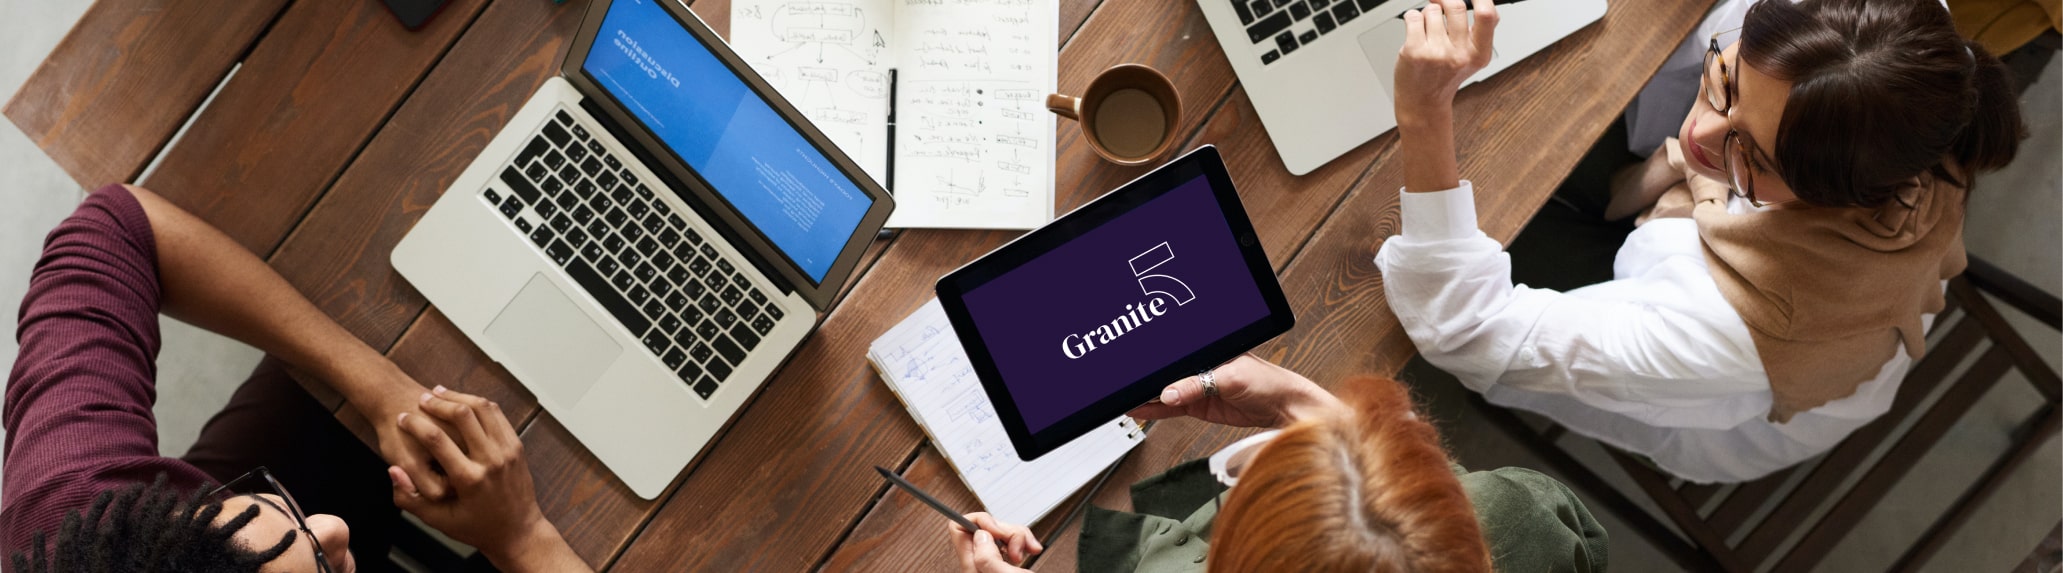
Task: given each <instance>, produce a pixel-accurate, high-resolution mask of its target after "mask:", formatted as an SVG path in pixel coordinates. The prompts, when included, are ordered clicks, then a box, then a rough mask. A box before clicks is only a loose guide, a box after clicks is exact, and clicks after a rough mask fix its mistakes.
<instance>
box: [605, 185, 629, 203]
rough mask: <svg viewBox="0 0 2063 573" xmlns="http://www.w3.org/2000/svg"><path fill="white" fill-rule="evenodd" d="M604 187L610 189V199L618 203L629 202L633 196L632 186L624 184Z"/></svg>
mask: <svg viewBox="0 0 2063 573" xmlns="http://www.w3.org/2000/svg"><path fill="white" fill-rule="evenodd" d="M604 189H608V190H609V200H610V201H615V202H616V204H618V205H622V204H624V203H629V202H630V199H631V197H632V195H631V190H630V187H627V186H624V185H617V186H614V187H605V188H604Z"/></svg>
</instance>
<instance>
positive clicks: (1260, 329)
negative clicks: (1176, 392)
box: [938, 146, 1296, 460]
mask: <svg viewBox="0 0 2063 573" xmlns="http://www.w3.org/2000/svg"><path fill="white" fill-rule="evenodd" d="M938 300H939V303H940V305H941V306H943V307H945V311H946V316H947V317H948V318H949V319H950V320H951V321H952V325H953V332H954V333H955V334H956V335H958V336H959V339H960V344H961V346H962V347H964V348H965V349H966V351H967V358H968V362H969V364H970V365H971V366H972V367H973V368H974V373H975V375H976V376H977V377H978V378H980V380H981V385H982V388H983V389H984V390H986V391H987V392H988V396H989V401H990V402H992V403H994V404H995V407H996V416H997V417H998V418H1000V419H1001V420H1002V422H1003V428H1004V429H1005V430H1007V431H1008V432H1009V434H1010V443H1011V445H1013V446H1015V447H1016V448H1017V455H1018V457H1021V458H1023V459H1025V460H1032V459H1036V458H1038V457H1039V456H1041V455H1045V453H1046V452H1050V451H1053V449H1054V448H1058V447H1060V446H1061V445H1064V444H1066V443H1068V442H1069V441H1072V440H1074V439H1075V438H1077V437H1080V436H1081V435H1083V434H1086V433H1088V432H1089V431H1090V430H1092V429H1094V428H1096V427H1097V426H1099V425H1102V424H1106V423H1111V422H1112V421H1114V420H1116V419H1117V418H1118V417H1119V416H1121V415H1123V414H1124V413H1125V412H1126V411H1129V410H1131V409H1132V408H1134V407H1137V406H1139V405H1141V404H1145V403H1146V402H1148V401H1149V400H1152V399H1154V398H1155V397H1158V396H1159V395H1160V391H1161V389H1162V388H1164V387H1166V386H1167V385H1168V384H1170V383H1173V382H1175V381H1176V380H1180V379H1182V378H1183V377H1185V376H1190V375H1193V374H1196V373H1198V372H1202V371H1204V370H1206V369H1209V368H1213V367H1216V366H1217V365H1219V364H1223V363H1225V362H1227V361H1230V360H1232V359H1233V358H1236V357H1238V356H1239V355H1240V353H1243V352H1246V351H1247V350H1250V349H1252V348H1253V347H1255V346H1258V345H1260V344H1261V343H1262V342H1266V341H1267V340H1268V339H1270V338H1274V337H1275V336H1276V335H1278V334H1281V333H1283V332H1286V331H1288V330H1289V328H1290V326H1292V325H1293V324H1295V322H1296V320H1295V318H1294V317H1293V316H1292V315H1291V313H1290V309H1289V303H1288V301H1287V300H1286V299H1285V298H1284V297H1283V295H1282V285H1281V284H1280V283H1277V282H1276V280H1275V271H1274V269H1273V267H1271V266H1270V265H1269V263H1268V254H1267V253H1266V252H1263V251H1262V250H1261V242H1260V239H1259V238H1258V237H1256V236H1255V235H1254V227H1253V223H1252V222H1251V221H1249V220H1247V216H1246V211H1245V209H1243V208H1242V207H1241V206H1240V203H1239V194H1238V193H1237V192H1235V191H1234V190H1233V188H1232V179H1231V178H1230V177H1229V176H1227V175H1226V174H1225V163H1224V161H1223V160H1222V159H1221V158H1219V156H1218V150H1217V148H1216V147H1212V146H1204V147H1202V148H1200V149H1197V150H1195V151H1192V152H1190V153H1189V154H1187V155H1184V156H1182V157H1180V158H1177V159H1175V160H1174V161H1172V162H1169V163H1168V164H1167V165H1164V166H1162V167H1160V168H1159V169H1155V170H1154V171H1153V172H1151V173H1147V174H1146V175H1144V176H1141V177H1140V178H1138V179H1136V180H1133V181H1132V182H1131V183H1127V184H1125V185H1124V186H1123V187H1119V188H1118V189H1117V190H1116V191H1111V192H1110V193H1109V194H1106V195H1104V196H1103V197H1101V198H1098V199H1096V200H1095V201H1092V202H1090V203H1089V204H1087V205H1083V206H1082V207H1081V208H1079V209H1076V210H1074V212H1072V213H1068V214H1067V215H1065V216H1062V217H1060V218H1059V219H1056V220H1054V221H1053V222H1052V223H1049V224H1047V225H1046V226H1044V227H1040V228H1038V229H1036V230H1033V231H1031V232H1030V233H1026V234H1025V235H1023V236H1021V237H1018V238H1017V240H1015V241H1011V242H1010V243H1009V244H1006V245H1003V246H1002V247H1000V248H997V249H996V250H995V251H992V252H990V253H989V254H987V255H984V256H982V257H981V258H980V259H977V260H975V261H974V262H972V263H968V264H967V266H964V267H961V268H960V269H958V270H955V271H953V272H952V273H951V274H948V275H946V276H945V277H944V278H941V279H939V281H938Z"/></svg>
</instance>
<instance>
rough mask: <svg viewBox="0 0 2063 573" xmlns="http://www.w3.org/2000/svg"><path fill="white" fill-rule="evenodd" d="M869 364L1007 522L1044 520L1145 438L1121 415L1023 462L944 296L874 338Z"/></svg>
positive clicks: (984, 504) (990, 508) (992, 510)
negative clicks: (970, 360)
mask: <svg viewBox="0 0 2063 573" xmlns="http://www.w3.org/2000/svg"><path fill="white" fill-rule="evenodd" d="M867 361H868V362H872V363H873V364H874V370H875V371H877V372H879V373H880V374H881V379H882V380H883V381H885V382H887V383H888V388H889V389H890V390H894V391H895V395H896V397H898V398H901V399H902V401H903V405H904V406H906V407H908V408H909V410H910V417H912V418H916V419H917V425H918V426H921V427H923V428H924V433H925V434H926V435H928V436H930V437H931V444H932V446H934V447H936V448H938V451H939V452H940V453H943V454H945V457H946V461H947V462H950V463H951V464H952V466H953V470H954V471H956V472H958V473H959V474H960V479H961V481H964V482H966V483H967V489H970V490H973V491H974V497H975V498H977V499H980V500H981V505H982V507H983V508H984V510H985V511H988V512H989V513H990V514H992V515H995V516H996V518H997V519H1001V520H1003V521H1005V522H1009V523H1016V524H1030V523H1032V522H1034V521H1038V519H1039V518H1040V517H1044V516H1045V515H1046V513H1047V512H1050V511H1052V510H1053V508H1054V507H1055V506H1058V505H1060V502H1062V501H1065V500H1066V499H1067V496H1069V495H1072V494H1074V492H1075V490H1078V489H1081V488H1082V486H1083V485H1086V484H1088V483H1089V481H1090V480H1093V479H1096V475H1097V474H1098V473H1100V472H1102V471H1103V469H1104V468H1106V467H1109V466H1110V464H1113V463H1116V462H1117V461H1118V459H1120V458H1123V457H1124V456H1125V453H1126V452H1129V451H1131V450H1132V447H1133V446H1136V445H1138V444H1139V441H1140V440H1143V439H1145V432H1144V431H1142V430H1140V429H1139V426H1138V425H1136V424H1135V423H1133V422H1132V420H1131V419H1130V418H1122V417H1120V418H1119V419H1117V420H1113V421H1111V423H1109V424H1106V425H1105V426H1104V427H1103V428H1101V429H1098V430H1096V431H1094V432H1090V433H1089V434H1088V435H1085V436H1082V437H1081V438H1078V439H1076V440H1075V441H1073V442H1069V443H1068V444H1067V445H1065V446H1061V447H1060V448H1059V449H1056V450H1053V451H1052V452H1050V453H1047V454H1046V455H1044V456H1039V459H1038V460H1036V461H1031V462H1026V461H1023V460H1020V459H1018V457H1017V450H1016V449H1015V448H1012V447H1010V436H1009V434H1006V433H1004V431H1003V422H1002V421H1001V420H998V419H996V410H995V407H994V406H992V405H990V404H989V398H988V394H987V393H985V392H983V391H982V389H981V381H980V380H978V379H976V378H975V376H974V369H973V367H971V366H968V364H967V354H966V353H965V352H963V351H961V349H960V340H959V338H957V337H955V336H954V335H953V325H952V323H950V322H948V321H947V320H946V313H945V310H944V309H943V308H942V307H940V306H939V304H938V301H937V300H936V299H934V300H932V301H931V302H928V303H925V304H924V306H923V307H921V308H918V309H917V312H916V313H915V314H911V315H910V317H909V318H906V319H903V321H902V323H901V324H897V325H895V328H891V329H889V330H888V332H887V333H885V334H882V335H881V338H877V339H874V344H873V345H872V346H870V347H869V348H868V349H867Z"/></svg>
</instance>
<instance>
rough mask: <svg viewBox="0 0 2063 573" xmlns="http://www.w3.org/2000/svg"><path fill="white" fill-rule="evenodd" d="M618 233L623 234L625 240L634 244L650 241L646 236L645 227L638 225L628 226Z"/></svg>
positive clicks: (621, 228)
mask: <svg viewBox="0 0 2063 573" xmlns="http://www.w3.org/2000/svg"><path fill="white" fill-rule="evenodd" d="M616 232H618V233H622V234H623V240H625V241H629V242H631V243H632V244H636V243H637V242H638V241H642V240H646V239H648V237H646V236H645V229H644V228H643V227H639V226H637V223H629V224H626V225H624V226H622V227H619V228H617V229H616Z"/></svg>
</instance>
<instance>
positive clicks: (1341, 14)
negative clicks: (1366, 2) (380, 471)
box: [1332, 0, 1361, 24]
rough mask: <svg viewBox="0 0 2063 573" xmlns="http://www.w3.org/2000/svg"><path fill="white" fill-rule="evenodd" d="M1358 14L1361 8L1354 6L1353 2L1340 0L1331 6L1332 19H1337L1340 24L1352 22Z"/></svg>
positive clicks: (1359, 14)
mask: <svg viewBox="0 0 2063 573" xmlns="http://www.w3.org/2000/svg"><path fill="white" fill-rule="evenodd" d="M1360 16H1361V9H1359V8H1355V7H1354V3H1353V2H1348V1H1345V0H1342V1H1341V2H1340V3H1338V4H1334V5H1333V6H1332V19H1334V20H1338V21H1339V23H1340V24H1346V23H1347V22H1352V21H1354V19H1355V18H1359V17H1360Z"/></svg>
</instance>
